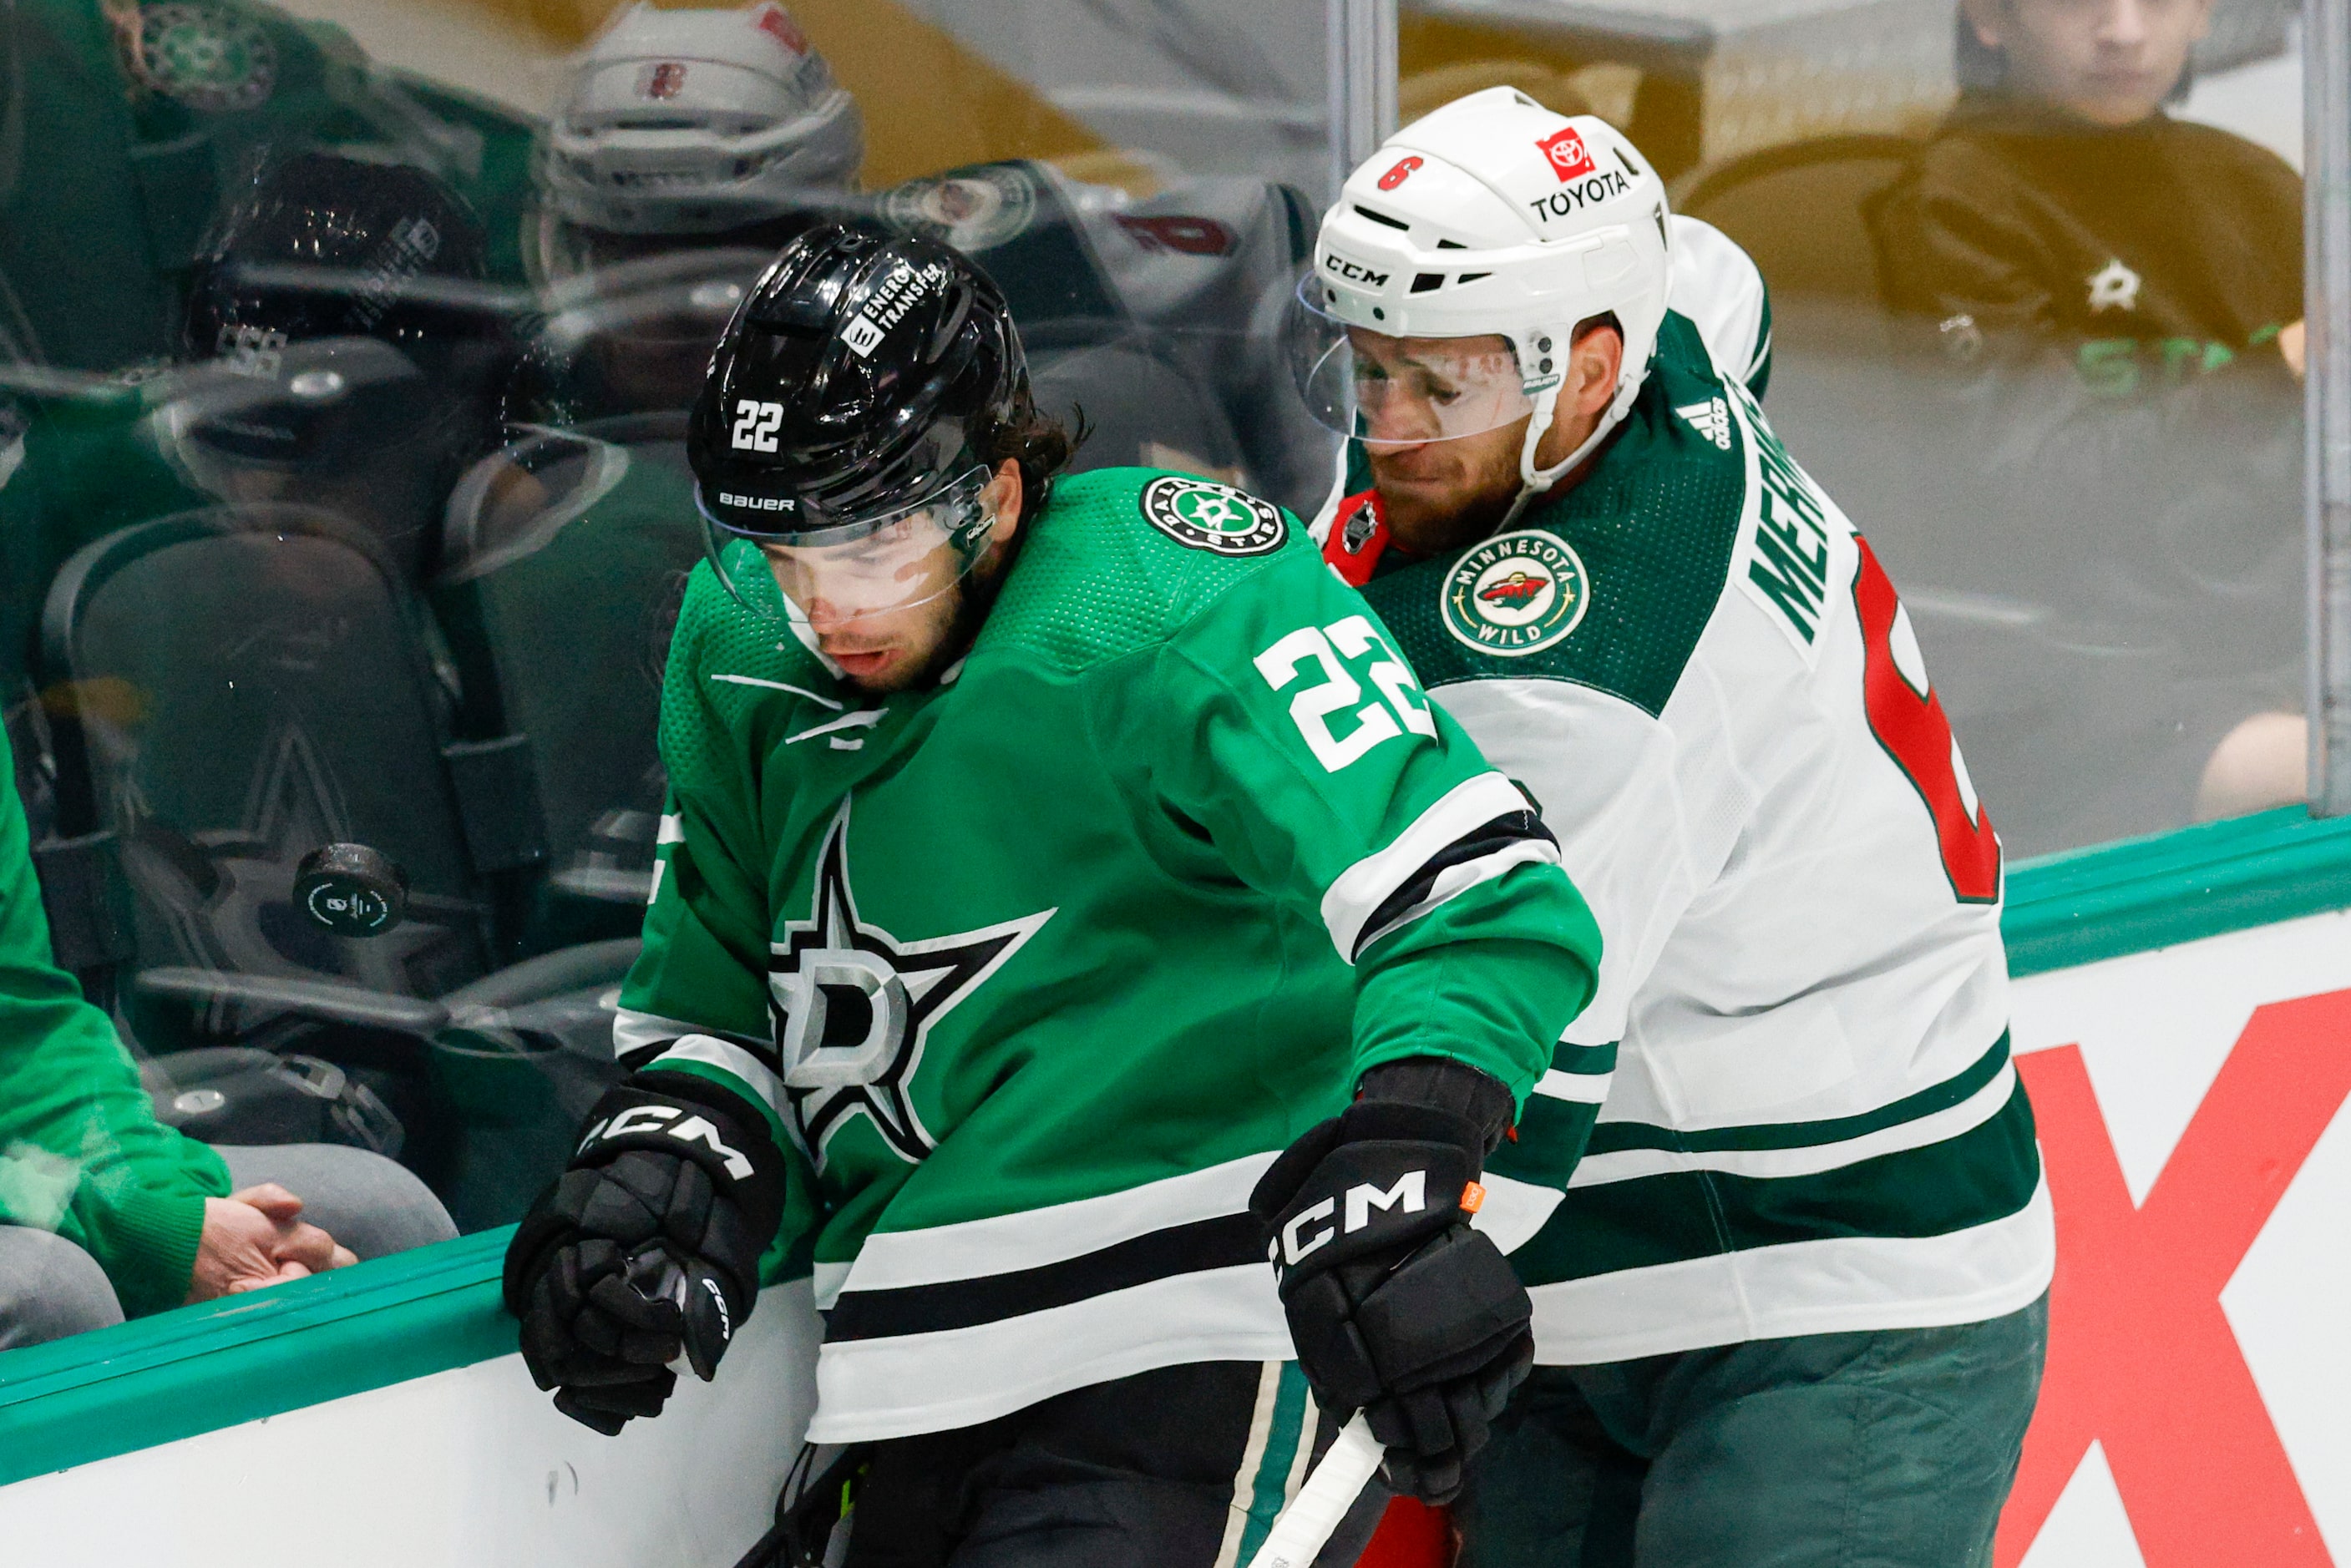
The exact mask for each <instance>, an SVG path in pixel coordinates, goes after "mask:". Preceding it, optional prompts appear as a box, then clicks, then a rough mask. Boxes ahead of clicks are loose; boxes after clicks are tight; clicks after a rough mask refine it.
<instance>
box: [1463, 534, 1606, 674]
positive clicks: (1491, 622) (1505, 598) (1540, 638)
mask: <svg viewBox="0 0 2351 1568" xmlns="http://www.w3.org/2000/svg"><path fill="white" fill-rule="evenodd" d="M1591 600H1592V587H1591V579H1590V578H1589V577H1587V576H1585V575H1584V570H1583V560H1582V559H1581V558H1579V557H1578V556H1577V555H1576V553H1575V552H1574V551H1573V550H1572V549H1570V548H1569V547H1568V545H1567V542H1566V541H1565V540H1563V539H1561V538H1560V537H1559V536H1558V535H1554V534H1549V533H1546V532H1544V531H1543V530H1542V529H1541V528H1526V529H1521V530H1520V531H1519V532H1517V533H1515V534H1501V535H1496V536H1495V537H1493V538H1491V539H1489V540H1487V541H1486V542H1485V543H1484V544H1482V545H1479V546H1478V547H1477V548H1476V549H1474V550H1472V551H1470V552H1469V553H1468V555H1466V556H1462V557H1461V559H1460V560H1459V561H1458V562H1457V563H1456V564H1455V566H1454V567H1453V570H1452V571H1451V572H1450V573H1448V574H1447V576H1446V579H1445V587H1444V588H1443V590H1442V597H1441V600H1440V603H1439V606H1438V608H1439V612H1440V614H1441V616H1442V618H1443V619H1444V621H1445V629H1446V630H1447V631H1449V632H1451V633H1452V634H1453V636H1454V637H1455V638H1456V639H1458V640H1459V641H1461V642H1465V643H1468V645H1469V646H1470V647H1471V648H1474V649H1478V650H1479V652H1481V653H1495V654H1499V655H1501V656H1502V657H1503V658H1505V659H1518V658H1521V657H1523V656H1524V655H1527V654H1530V653H1539V652H1541V650H1542V649H1546V648H1549V647H1551V646H1552V644H1554V643H1556V642H1558V641H1560V640H1561V639H1563V638H1565V637H1566V636H1567V634H1568V633H1570V632H1572V631H1573V630H1574V629H1575V628H1576V627H1577V625H1578V624H1579V623H1581V622H1582V621H1583V612H1584V609H1585V607H1587V606H1588V605H1589V604H1590V603H1591Z"/></svg>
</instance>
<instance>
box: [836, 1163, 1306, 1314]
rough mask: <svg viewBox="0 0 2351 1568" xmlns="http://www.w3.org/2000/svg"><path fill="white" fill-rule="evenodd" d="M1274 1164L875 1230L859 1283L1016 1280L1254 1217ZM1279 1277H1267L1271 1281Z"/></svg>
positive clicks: (863, 1251)
mask: <svg viewBox="0 0 2351 1568" xmlns="http://www.w3.org/2000/svg"><path fill="white" fill-rule="evenodd" d="M1273 1160H1274V1151H1272V1150H1268V1151H1267V1152H1265V1153H1263V1154H1252V1155H1245V1156H1243V1157H1242V1158H1239V1159H1228V1160H1227V1161H1226V1162H1225V1163H1224V1164H1222V1165H1212V1166H1210V1167H1208V1168H1207V1169H1205V1170H1195V1171H1190V1172H1187V1173H1186V1174H1185V1175H1182V1176H1171V1177H1169V1178H1167V1179H1165V1180H1164V1181H1148V1182H1145V1183H1144V1184H1143V1185H1142V1186H1140V1187H1130V1188H1128V1189H1126V1190H1125V1191H1123V1192H1105V1193H1102V1194H1101V1195H1099V1196H1097V1197H1093V1198H1081V1199H1075V1200H1074V1201H1071V1202H1069V1203H1055V1204H1050V1205H1049V1206H1047V1207H1045V1208H1042V1209H1027V1210H1021V1211H1019V1212H1018V1213H1014V1214H1005V1215H999V1216H998V1217H995V1218H992V1219H987V1220H962V1221H960V1222H958V1223H956V1224H952V1225H932V1226H926V1227H925V1228H924V1229H922V1230H919V1231H874V1232H873V1233H872V1235H870V1236H868V1237H866V1238H865V1244H864V1246H863V1247H862V1248H860V1249H859V1251H858V1253H857V1262H855V1264H853V1265H852V1269H851V1274H852V1282H853V1284H854V1287H855V1288H856V1289H858V1290H861V1291H891V1290H901V1289H904V1287H906V1286H909V1285H937V1284H949V1283H953V1282H957V1281H961V1280H972V1279H981V1278H985V1277H986V1276H987V1275H989V1274H1009V1273H1016V1272H1019V1271H1020V1270H1023V1269H1034V1268H1040V1267H1042V1266H1044V1265H1046V1264H1048V1263H1059V1262H1066V1261H1067V1260H1069V1259H1071V1258H1081V1257H1084V1256H1085V1255H1086V1254H1087V1253H1089V1252H1099V1251H1102V1249H1103V1248H1105V1247H1112V1246H1115V1245H1117V1244H1118V1243H1119V1242H1121V1241H1128V1240H1130V1239H1132V1238H1134V1237H1136V1236H1143V1235H1148V1234H1149V1233H1151V1232H1152V1231H1165V1230H1171V1229H1173V1228H1174V1227H1175V1226H1178V1225H1188V1224H1192V1223H1194V1222H1195V1221H1197V1220H1215V1219H1219V1218H1222V1217H1223V1216H1225V1215H1228V1214H1240V1213H1246V1212H1247V1211H1248V1210H1249V1192H1250V1189H1253V1188H1255V1187H1256V1186H1257V1181H1258V1178H1259V1177H1260V1176H1263V1175H1264V1174H1265V1172H1266V1169H1267V1168H1268V1167H1270V1166H1271V1165H1272V1164H1273ZM1272 1277H1273V1271H1272V1270H1271V1269H1270V1268H1269V1269H1267V1270H1266V1278H1267V1279H1268V1280H1269V1281H1270V1280H1271V1279H1272Z"/></svg>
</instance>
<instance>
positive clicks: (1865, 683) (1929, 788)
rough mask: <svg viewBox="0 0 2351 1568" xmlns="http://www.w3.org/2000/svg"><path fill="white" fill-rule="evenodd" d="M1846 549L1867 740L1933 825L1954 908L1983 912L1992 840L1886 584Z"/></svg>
mask: <svg viewBox="0 0 2351 1568" xmlns="http://www.w3.org/2000/svg"><path fill="white" fill-rule="evenodd" d="M1854 543H1855V544H1856V545H1859V546H1860V547H1861V568H1860V570H1859V571H1857V572H1855V574H1854V579H1853V603H1854V608H1855V609H1856V610H1857V611H1859V612H1860V615H1861V649H1862V704H1863V707H1864V708H1865V710H1866V711H1867V712H1868V715H1869V732H1870V733H1871V734H1873V735H1875V736H1876V737H1877V743H1878V744H1879V745H1881V746H1883V747H1885V748H1886V755H1888V756H1890V757H1892V758H1893V759H1894V763H1895V765H1896V767H1898V768H1900V769H1901V770H1902V772H1903V775H1904V776H1905V777H1907V779H1909V781H1910V784H1911V787H1912V788H1914V789H1916V790H1917V792H1918V798H1919V799H1920V800H1922V801H1924V802H1926V804H1927V812H1928V815H1930V816H1932V817H1933V818H1934V819H1935V841H1936V847H1937V849H1938V852H1939V853H1940V855H1941V857H1942V861H1943V874H1944V875H1945V876H1946V877H1949V878H1950V879H1951V891H1952V892H1953V893H1954V894H1956V895H1957V896H1958V897H1959V900H1960V902H1962V903H1968V904H1989V903H1991V901H1992V900H1993V899H1995V898H1999V897H2000V835H1999V834H1997V833H1995V832H1993V831H1992V826H1991V816H1990V815H1987V814H1986V812H1985V811H1984V809H1983V803H1982V802H1981V801H1980V800H1978V799H1977V798H1976V792H1975V786H1974V784H1973V783H1972V782H1971V781H1970V779H1969V778H1968V773H1967V764H1966V763H1964V762H1962V761H1960V759H1959V742H1958V741H1956V740H1955V739H1953V738H1952V735H1951V721H1950V718H1949V715H1947V714H1946V713H1945V712H1944V711H1943V700H1942V699H1941V698H1940V697H1938V696H1937V695H1935V690H1934V688H1933V687H1932V686H1931V685H1930V684H1928V680H1927V666H1926V660H1925V659H1922V658H1921V657H1920V656H1919V653H1918V639H1917V637H1915V636H1914V635H1913V634H1912V633H1911V630H1910V618H1909V617H1908V616H1907V615H1905V614H1904V613H1903V611H1902V601H1901V599H1899V598H1898V597H1896V595H1895V592H1894V584H1893V582H1892V580H1891V579H1889V578H1888V577H1887V576H1886V568H1885V567H1883V566H1879V565H1878V564H1877V556H1876V554H1875V553H1873V552H1872V551H1871V549H1870V547H1869V541H1868V540H1866V539H1864V538H1862V537H1860V536H1859V535H1855V538H1854ZM1906 666H1907V668H1906Z"/></svg>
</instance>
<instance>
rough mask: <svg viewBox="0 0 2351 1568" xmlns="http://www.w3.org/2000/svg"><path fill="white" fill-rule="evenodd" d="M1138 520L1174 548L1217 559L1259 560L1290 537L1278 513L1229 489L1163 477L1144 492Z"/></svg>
mask: <svg viewBox="0 0 2351 1568" xmlns="http://www.w3.org/2000/svg"><path fill="white" fill-rule="evenodd" d="M1141 505H1142V508H1143V520H1144V522H1146V523H1148V524H1151V525H1152V526H1153V527H1154V528H1156V529H1158V530H1159V531H1160V532H1161V533H1162V534H1165V535H1167V536H1168V537H1169V538H1170V539H1173V540H1175V542H1176V543H1177V544H1179V545H1190V546H1191V547H1192V548H1193V549H1195V550H1207V551H1209V552H1210V553H1212V554H1215V555H1218V556H1264V555H1269V554H1270V553H1272V552H1273V551H1275V550H1279V549H1280V548H1281V544H1282V541H1283V540H1285V539H1287V538H1289V537H1290V528H1289V525H1288V524H1285V523H1283V522H1282V520H1281V508H1280V507H1279V506H1276V505H1274V504H1272V503H1270V502H1267V501H1259V499H1258V498H1257V497H1256V496H1254V495H1249V494H1245V493H1242V492H1240V491H1238V490H1235V489H1234V488H1233V487H1232V486H1231V485H1229V484H1215V483H1210V482H1209V481H1207V480H1205V479H1186V478H1183V477H1182V476H1181V475H1178V474H1173V473H1169V474H1163V475H1161V476H1160V477H1159V478H1157V479H1155V480H1153V481H1152V482H1151V483H1149V484H1146V485H1144V487H1143V497H1142V501H1141Z"/></svg>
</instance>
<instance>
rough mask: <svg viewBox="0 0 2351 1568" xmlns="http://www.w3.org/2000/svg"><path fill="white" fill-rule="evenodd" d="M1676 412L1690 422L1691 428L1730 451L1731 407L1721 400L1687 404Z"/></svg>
mask: <svg viewBox="0 0 2351 1568" xmlns="http://www.w3.org/2000/svg"><path fill="white" fill-rule="evenodd" d="M1674 412H1676V413H1677V414H1679V415H1681V417H1682V418H1683V419H1685V420H1687V421H1689V428H1690V429H1692V430H1694V431H1698V434H1700V435H1702V436H1704V437H1705V438H1706V439H1707V440H1708V441H1712V442H1713V443H1714V444H1715V445H1717V446H1719V447H1720V448H1721V449H1722V450H1723V451H1725V452H1729V450H1730V405H1729V403H1726V402H1724V401H1723V400H1721V399H1720V398H1714V399H1710V400H1708V401H1706V402H1703V403H1685V404H1683V405H1682V406H1681V407H1680V408H1678V409H1676V410H1674Z"/></svg>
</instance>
